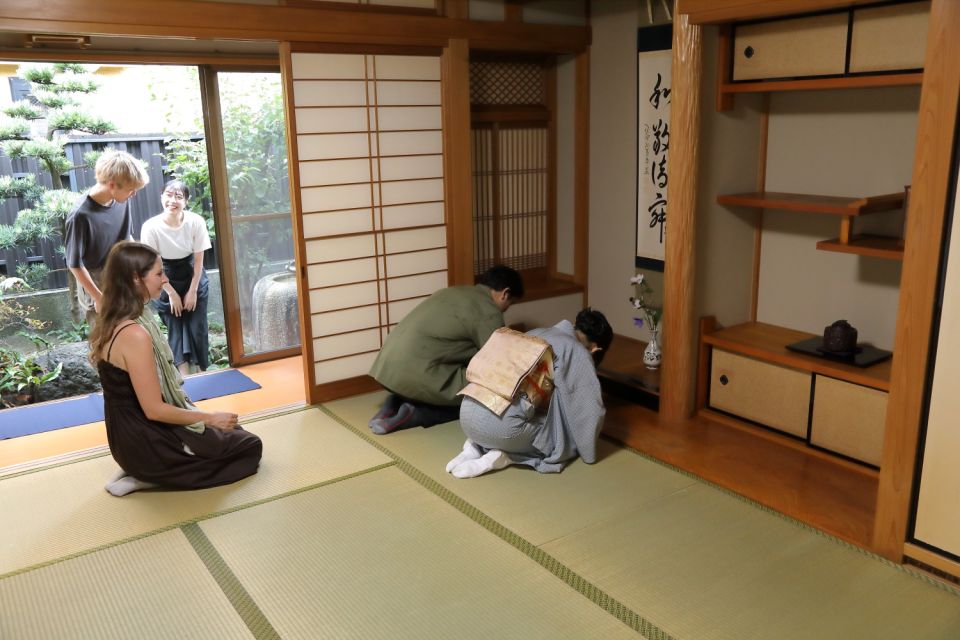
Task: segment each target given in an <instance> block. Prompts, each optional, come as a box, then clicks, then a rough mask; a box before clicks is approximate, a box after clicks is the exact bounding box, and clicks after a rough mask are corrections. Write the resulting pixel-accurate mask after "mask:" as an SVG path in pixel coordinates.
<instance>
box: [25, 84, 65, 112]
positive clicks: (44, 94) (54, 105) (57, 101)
mask: <svg viewBox="0 0 960 640" xmlns="http://www.w3.org/2000/svg"><path fill="white" fill-rule="evenodd" d="M33 97H34V98H36V99H37V102H39V103H40V104H41V105H43V106H44V107H46V108H47V109H60V108H63V107H65V106H67V105H68V104H73V100H71V99H70V96H67V95H61V94H59V93H54V92H52V91H45V90H43V89H35V90H34V91H33Z"/></svg>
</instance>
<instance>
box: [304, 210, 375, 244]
mask: <svg viewBox="0 0 960 640" xmlns="http://www.w3.org/2000/svg"><path fill="white" fill-rule="evenodd" d="M364 231H373V212H372V210H371V209H355V210H353V211H329V212H326V213H309V214H306V215H304V216H303V236H304V238H307V239H310V238H316V237H318V236H336V235H342V234H347V233H362V232H364Z"/></svg>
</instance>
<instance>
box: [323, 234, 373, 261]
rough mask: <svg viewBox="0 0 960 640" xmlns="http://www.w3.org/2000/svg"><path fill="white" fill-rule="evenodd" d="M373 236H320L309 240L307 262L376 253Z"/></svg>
mask: <svg viewBox="0 0 960 640" xmlns="http://www.w3.org/2000/svg"><path fill="white" fill-rule="evenodd" d="M373 240H374V239H373V236H369V235H360V236H347V237H345V238H319V239H317V240H309V241H307V262H308V263H310V264H312V263H315V262H335V261H338V260H352V259H354V258H367V257H370V256H374V255H376V251H375V249H374V242H373Z"/></svg>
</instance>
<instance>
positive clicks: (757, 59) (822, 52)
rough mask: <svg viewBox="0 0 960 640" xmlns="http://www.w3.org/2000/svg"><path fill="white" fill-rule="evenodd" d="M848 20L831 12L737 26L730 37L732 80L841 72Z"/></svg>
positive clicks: (843, 14) (844, 54)
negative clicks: (731, 46) (731, 39)
mask: <svg viewBox="0 0 960 640" xmlns="http://www.w3.org/2000/svg"><path fill="white" fill-rule="evenodd" d="M847 22H848V20H847V14H846V13H830V14H825V15H819V16H808V17H805V18H792V19H790V20H774V21H771V22H760V23H756V24H747V25H743V26H738V27H737V30H736V33H735V35H734V39H733V79H734V80H735V81H736V80H757V79H760V78H785V77H794V76H825V75H836V74H841V73H843V72H844V65H845V62H846V53H847Z"/></svg>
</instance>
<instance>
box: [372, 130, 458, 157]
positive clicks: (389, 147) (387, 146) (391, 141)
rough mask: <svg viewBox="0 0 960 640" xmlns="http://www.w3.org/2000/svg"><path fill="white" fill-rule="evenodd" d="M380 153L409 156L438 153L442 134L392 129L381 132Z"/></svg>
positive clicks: (440, 148)
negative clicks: (391, 130)
mask: <svg viewBox="0 0 960 640" xmlns="http://www.w3.org/2000/svg"><path fill="white" fill-rule="evenodd" d="M377 139H378V140H379V142H380V155H384V156H411V155H423V154H439V153H442V152H443V135H442V133H441V132H440V131H393V132H388V133H383V132H381V133H380V134H379V135H378V136H377Z"/></svg>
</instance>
